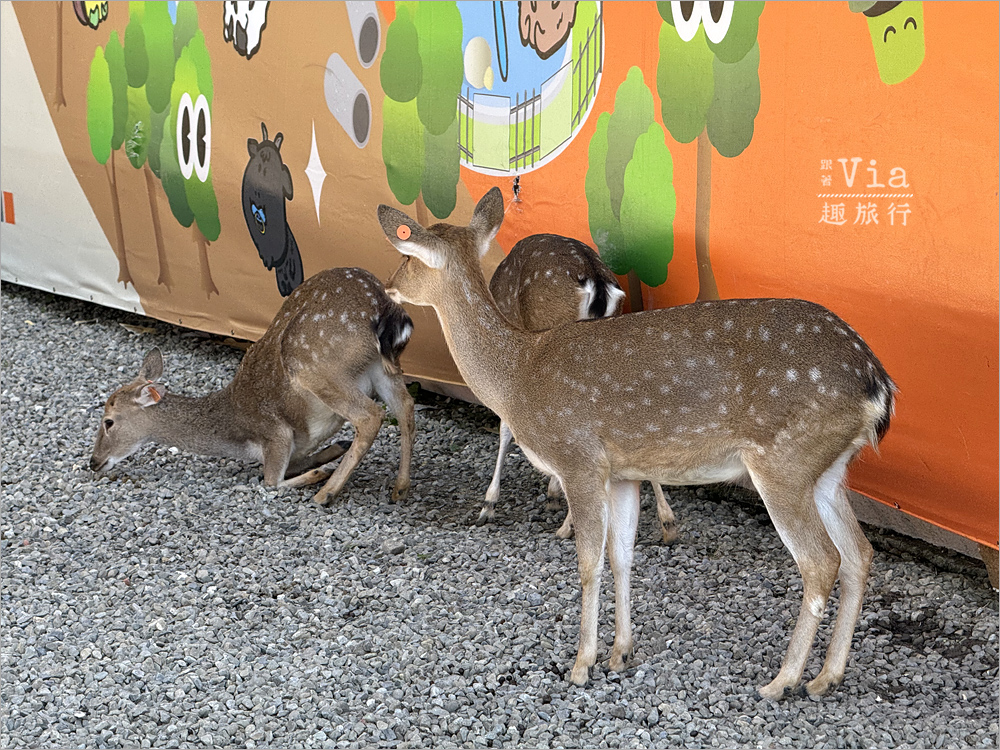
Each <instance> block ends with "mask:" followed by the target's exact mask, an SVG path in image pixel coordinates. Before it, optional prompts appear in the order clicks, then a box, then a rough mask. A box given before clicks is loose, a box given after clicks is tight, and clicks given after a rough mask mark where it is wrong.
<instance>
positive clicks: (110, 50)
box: [87, 31, 134, 286]
mask: <svg viewBox="0 0 1000 750" xmlns="http://www.w3.org/2000/svg"><path fill="white" fill-rule="evenodd" d="M127 88H128V84H127V82H126V76H125V52H124V50H123V48H122V44H121V42H120V41H119V39H118V32H117V31H112V32H111V36H110V37H109V39H108V44H107V46H106V48H101V47H98V48H97V49H96V50H94V58H93V60H91V62H90V78H89V80H88V81H87V133H88V135H89V136H90V150H91V152H92V153H93V154H94V158H95V159H96V160H97V163H98V164H103V165H104V171H105V174H106V175H107V177H108V187H109V188H110V189H111V209H112V213H113V215H114V220H115V243H114V245H113V246H112V249H113V250H114V252H115V256H116V257H117V258H118V281H120V282H122V283H123V284H125V286H128V285H129V284H130V283H132V284H133V285H134V282H133V281H132V274H131V272H130V271H129V268H128V258H127V257H126V255H125V236H124V232H123V230H122V218H121V202H120V201H119V197H118V175H117V172H116V171H115V153H116V152H117V151H118V149H120V148H121V147H122V143H123V142H124V140H125V118H126V116H127V114H128V99H127V93H126V92H127Z"/></svg>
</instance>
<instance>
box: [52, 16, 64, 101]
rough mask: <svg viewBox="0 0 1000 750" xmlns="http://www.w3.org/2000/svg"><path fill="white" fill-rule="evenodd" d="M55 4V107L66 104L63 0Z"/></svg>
mask: <svg viewBox="0 0 1000 750" xmlns="http://www.w3.org/2000/svg"><path fill="white" fill-rule="evenodd" d="M55 6H56V91H55V93H54V94H53V95H52V104H53V105H55V107H56V109H59V108H60V107H65V106H66V96H65V94H64V93H63V0H57V2H56V3H55Z"/></svg>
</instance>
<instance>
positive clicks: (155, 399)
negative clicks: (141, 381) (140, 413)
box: [135, 383, 167, 409]
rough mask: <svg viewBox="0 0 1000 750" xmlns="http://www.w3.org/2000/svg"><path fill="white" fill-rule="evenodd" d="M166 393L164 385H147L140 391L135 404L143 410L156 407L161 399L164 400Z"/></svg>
mask: <svg viewBox="0 0 1000 750" xmlns="http://www.w3.org/2000/svg"><path fill="white" fill-rule="evenodd" d="M166 392H167V389H166V387H165V386H164V385H163V383H146V385H144V386H143V387H142V388H140V389H139V393H138V395H137V396H136V397H135V402H136V403H137V404H138V405H139V406H141V407H142V408H143V409H145V408H147V407H150V406H155V405H156V404H158V403H160V399H162V398H163V394H164V393H166Z"/></svg>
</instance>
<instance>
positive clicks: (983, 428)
mask: <svg viewBox="0 0 1000 750" xmlns="http://www.w3.org/2000/svg"><path fill="white" fill-rule="evenodd" d="M0 12H2V14H3V19H2V20H3V23H2V24H0V30H2V34H3V47H2V49H3V61H2V65H0V74H2V76H3V96H4V105H5V108H7V109H6V111H8V112H10V111H15V110H16V111H18V112H20V113H23V114H22V115H21V116H20V117H19V118H17V121H15V120H14V119H13V118H10V117H4V118H3V121H2V127H3V133H2V137H0V147H2V149H3V163H4V173H3V185H2V186H0V187H2V191H3V200H2V203H0V209H2V222H0V231H2V241H3V247H4V252H3V256H2V258H0V273H2V278H3V279H4V280H6V281H15V282H16V283H21V284H29V285H32V286H38V287H42V288H46V289H52V290H54V291H56V292H59V293H62V294H68V295H73V296H79V297H83V298H85V299H86V298H89V299H93V300H94V301H97V302H100V303H101V304H106V305H114V306H119V307H125V308H128V309H135V310H137V311H139V312H144V313H145V314H147V315H151V316H154V317H157V318H160V319H163V320H168V321H171V322H174V323H176V324H179V325H182V326H189V327H194V328H199V329H202V330H206V331H212V332H217V333H223V334H226V335H233V336H242V337H246V338H250V339H253V338H256V337H257V336H259V335H260V334H261V332H262V331H263V330H264V329H265V328H266V326H267V324H268V322H269V321H270V318H271V316H272V315H273V314H274V312H275V311H276V310H277V309H278V307H279V306H280V304H281V301H282V300H283V298H284V297H286V296H287V295H288V294H290V293H291V291H292V290H294V289H295V288H296V287H297V286H298V285H299V284H301V283H302V282H303V280H304V279H306V278H308V277H309V276H311V275H313V274H315V273H316V272H318V271H319V270H321V269H323V268H327V267H330V266H347V265H358V266H363V267H365V268H368V269H369V270H371V271H372V272H373V273H375V274H376V275H378V276H379V277H381V278H387V277H388V275H389V274H390V273H391V272H392V270H394V267H395V265H396V264H397V262H398V256H397V254H396V253H395V252H394V251H393V250H392V248H391V247H389V246H388V245H387V244H386V243H385V241H384V239H383V237H382V235H381V233H380V230H379V227H378V224H377V221H376V219H375V214H374V208H375V206H376V205H378V204H379V203H389V204H393V205H396V206H399V207H400V208H403V209H405V210H407V211H408V212H410V213H411V214H414V215H415V216H416V218H417V219H418V220H419V221H420V222H421V223H423V224H430V223H433V222H434V221H454V222H455V223H465V222H466V221H467V220H468V218H469V216H470V215H471V212H472V208H473V206H474V205H475V203H476V201H477V200H478V198H479V197H480V196H482V195H483V194H484V193H485V192H486V191H487V190H488V189H489V188H491V187H494V186H498V187H500V189H501V190H502V192H503V195H504V197H505V201H506V206H507V218H506V220H505V222H504V225H503V228H502V229H501V231H500V233H499V235H498V237H497V242H496V243H495V245H494V246H493V247H492V248H491V250H490V251H489V253H488V254H487V256H486V258H485V260H484V266H485V269H486V273H487V274H490V273H491V272H492V270H493V268H495V266H496V265H497V263H498V262H499V261H500V260H501V259H502V258H503V256H504V253H505V252H507V251H509V250H510V248H511V247H512V246H513V245H514V243H515V242H516V241H517V240H519V239H521V238H522V237H524V236H527V235H529V234H534V233H540V232H553V233H558V234H564V235H568V236H572V237H576V238H578V239H580V240H582V241H584V242H587V243H588V244H590V245H591V246H592V247H594V248H595V249H596V250H597V251H598V252H599V253H600V255H601V257H602V258H603V260H604V261H605V262H606V263H607V264H608V265H609V267H610V268H611V269H612V270H613V271H614V272H615V273H616V274H618V275H619V276H620V278H621V282H622V286H623V288H626V289H627V290H628V309H630V310H631V311H633V312H634V311H638V310H641V309H648V308H655V307H663V306H668V305H676V304H683V303H687V302H690V301H693V300H696V299H716V298H733V297H745V296H782V297H804V298H808V299H812V300H815V301H816V302H820V303H822V304H824V305H826V306H828V307H830V308H831V309H833V310H834V311H836V312H838V313H839V314H840V315H841V316H842V317H844V318H845V319H846V320H848V321H849V322H850V323H851V324H852V326H854V327H855V328H856V329H857V330H858V331H859V332H860V333H861V334H862V335H863V336H864V337H865V339H866V340H868V341H869V342H870V343H871V344H872V346H873V348H874V349H875V350H876V351H878V352H879V354H880V356H881V357H882V359H883V361H884V362H885V364H886V366H887V368H888V369H889V371H890V372H892V374H893V376H894V378H895V379H896V380H897V381H898V383H899V385H900V389H901V390H900V395H899V401H898V410H899V411H898V415H897V417H896V420H895V421H894V428H893V431H892V432H890V434H889V435H888V437H887V439H886V441H885V443H884V444H883V446H882V457H881V458H879V459H878V463H877V465H876V464H875V463H874V460H875V459H870V460H869V461H868V462H867V463H866V462H861V463H860V464H859V466H858V468H857V471H856V472H855V474H854V475H853V476H852V477H851V483H852V486H853V487H854V488H855V489H857V490H858V491H861V492H863V493H865V494H868V495H870V496H872V497H874V498H876V499H879V500H881V501H883V502H885V503H887V504H889V505H891V506H895V507H898V508H899V509H900V510H901V511H903V512H906V513H910V514H912V515H915V516H918V517H920V518H923V519H926V520H929V521H931V522H933V523H936V524H938V525H940V526H942V527H944V528H947V529H950V530H952V531H955V532H957V533H959V534H963V535H965V536H967V537H969V538H972V539H975V540H976V541H979V542H984V543H986V544H989V545H992V546H996V545H997V504H998V498H997V486H998V476H997V462H996V456H997V451H998V435H997V432H998V429H997V425H998V409H997V391H996V367H997V359H996V357H997V350H998V320H997V305H998V292H997V289H998V284H1000V281H998V276H1000V273H998V260H997V256H998V246H997V236H998V231H1000V230H998V209H997V200H998V199H997V195H998V186H997V183H998V161H997V153H998V140H997V139H998V136H997V131H998V125H997V120H998V109H997V99H996V91H997V88H998V78H997V76H998V73H997V70H998V67H1000V65H998V49H997V45H996V33H997V29H998V8H997V6H996V4H976V3H961V2H960V3H948V4H947V6H945V5H944V4H943V3H940V2H933V1H931V0H928V1H927V2H919V1H913V0H904V1H903V2H871V1H864V2H861V1H859V2H855V0H838V1H837V2H804V3H786V2H775V1H773V0H769V1H768V2H766V3H765V2H751V1H749V0H748V1H746V2H736V3H734V2H704V1H698V2H615V3H606V2H600V1H599V0H579V1H578V2H517V1H516V0H502V1H497V2H466V1H464V0H461V1H459V2H433V3H431V2H402V1H400V2H391V1H389V2H351V3H322V4H314V3H300V2H286V3H268V2H256V3H253V2H231V1H226V2H197V3H195V2H190V1H188V0H181V1H180V2H123V1H122V2H119V1H117V0H111V2H58V1H56V2H40V3H27V2H14V3H4V4H2V5H0ZM971 106H974V107H975V108H976V112H977V116H976V117H962V118H958V117H955V116H954V113H955V112H963V111H967V110H968V109H969V107H971ZM293 230H294V231H293ZM410 312H411V314H412V317H413V319H414V326H415V328H414V335H413V339H412V341H411V344H410V346H409V347H408V349H407V352H406V354H405V355H404V357H403V361H402V365H403V367H404V369H405V371H406V372H407V373H408V374H409V375H410V376H411V377H415V378H420V379H422V380H424V381H436V382H438V383H445V384H447V383H458V381H459V376H458V373H457V371H456V369H455V367H454V364H453V363H452V362H451V360H450V358H449V355H448V352H447V347H446V345H445V342H444V340H443V336H442V334H441V331H440V328H439V327H438V324H437V321H436V319H435V316H434V315H433V313H428V311H426V310H424V309H413V310H411V311H410ZM955 384H961V387H958V388H956V387H954V385H955ZM952 498H954V499H952Z"/></svg>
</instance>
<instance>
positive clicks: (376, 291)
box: [230, 268, 413, 409]
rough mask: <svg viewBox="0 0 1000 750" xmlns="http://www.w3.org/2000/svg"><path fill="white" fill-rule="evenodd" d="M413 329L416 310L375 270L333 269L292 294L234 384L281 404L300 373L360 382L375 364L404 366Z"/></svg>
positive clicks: (267, 403) (256, 398)
mask: <svg viewBox="0 0 1000 750" xmlns="http://www.w3.org/2000/svg"><path fill="white" fill-rule="evenodd" d="M412 331H413V323H412V321H411V320H410V317H409V315H407V313H406V312H405V311H404V310H403V308H402V307H401V306H399V305H398V304H396V303H395V302H393V301H392V300H391V299H389V297H388V295H386V293H385V288H384V287H383V286H382V282H380V281H379V280H378V278H376V277H375V276H374V275H373V274H372V273H370V272H369V271H366V270H364V269H361V268H329V269H326V270H324V271H320V272H319V273H317V274H315V275H313V276H311V277H310V278H309V279H307V280H306V281H305V282H304V283H303V284H301V285H300V286H298V287H296V289H295V291H294V292H292V294H291V295H290V296H289V297H288V298H287V299H286V300H285V302H284V304H283V305H282V306H281V308H280V309H279V310H278V312H277V314H276V315H275V317H274V320H273V321H272V322H271V325H270V326H269V327H268V329H267V331H266V332H265V333H264V335H263V336H262V337H261V338H260V339H259V340H258V341H257V342H256V343H255V344H254V345H253V346H252V347H251V348H250V350H249V351H248V352H247V354H246V356H245V357H244V358H243V361H242V362H241V363H240V366H239V369H238V370H237V373H236V376H235V377H234V378H233V382H232V384H231V386H230V388H231V389H232V390H233V391H234V392H238V394H239V396H240V397H242V399H241V400H244V401H245V402H249V403H259V404H262V405H263V406H264V408H265V409H268V408H269V407H273V408H280V407H279V402H280V401H282V399H281V398H280V397H281V396H282V395H284V394H286V393H287V392H288V385H289V383H290V382H292V381H294V380H296V379H299V378H303V377H305V378H308V379H310V380H313V381H323V380H330V381H331V382H335V381H338V380H339V381H345V380H352V381H356V380H358V379H360V378H362V377H363V376H364V374H365V373H366V372H367V371H368V370H369V369H370V368H371V367H372V366H373V365H376V364H377V365H378V366H379V367H382V368H384V369H387V370H390V371H398V366H399V355H400V353H401V352H402V351H403V349H404V348H405V347H406V344H407V343H408V342H409V338H410V334H411V333H412ZM289 395H291V394H289ZM293 400H294V399H293ZM287 406H288V407H289V408H290V407H291V404H287Z"/></svg>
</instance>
